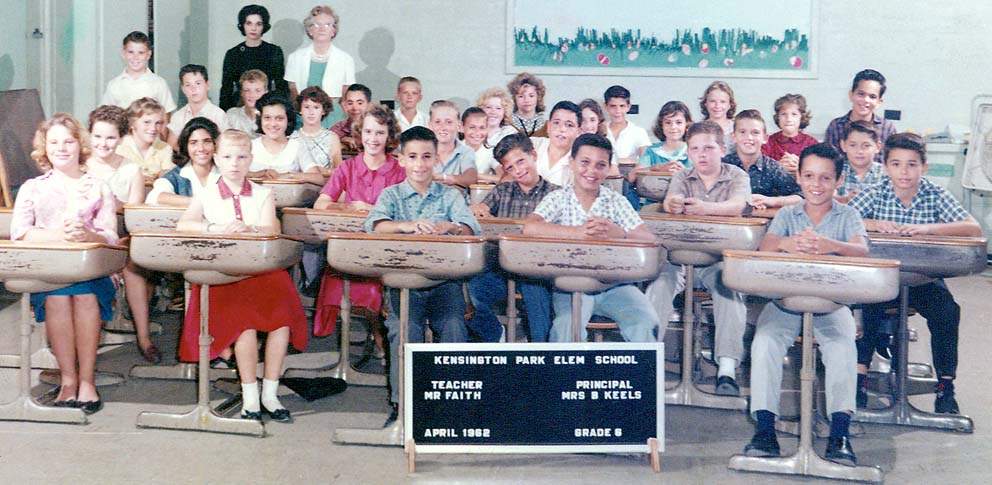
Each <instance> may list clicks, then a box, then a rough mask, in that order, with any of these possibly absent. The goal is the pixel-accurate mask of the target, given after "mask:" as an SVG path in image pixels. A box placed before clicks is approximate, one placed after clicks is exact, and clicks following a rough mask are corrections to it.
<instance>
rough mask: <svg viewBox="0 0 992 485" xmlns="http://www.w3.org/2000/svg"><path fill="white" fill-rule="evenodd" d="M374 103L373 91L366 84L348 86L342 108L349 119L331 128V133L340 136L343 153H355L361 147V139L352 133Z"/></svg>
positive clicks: (342, 100)
mask: <svg viewBox="0 0 992 485" xmlns="http://www.w3.org/2000/svg"><path fill="white" fill-rule="evenodd" d="M371 102H372V90H371V89H369V88H368V86H366V85H364V84H358V83H354V84H352V85H350V86H348V89H347V90H346V91H345V92H344V97H343V98H341V107H342V108H344V112H345V114H347V115H348V117H347V118H345V119H343V120H341V121H339V122H337V123H335V124H334V126H332V127H331V133H334V134H335V135H337V136H338V140H340V141H341V150H342V151H343V152H348V153H355V152H358V150H359V149H360V147H361V145H362V144H361V138H360V137H356V136H355V134H354V133H353V132H352V130H353V128H354V125H355V122H358V121H360V120H361V119H362V115H364V114H365V108H367V107H368V105H369V103H371Z"/></svg>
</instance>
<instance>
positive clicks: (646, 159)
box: [637, 142, 692, 168]
mask: <svg viewBox="0 0 992 485" xmlns="http://www.w3.org/2000/svg"><path fill="white" fill-rule="evenodd" d="M664 146H665V142H658V143H655V144H654V145H651V146H649V147H648V149H647V150H644V155H641V158H639V159H638V160H637V164H638V165H640V166H642V167H651V166H654V165H661V164H663V163H668V162H679V163H681V164H682V166H683V167H686V168H689V167H692V162H690V161H689V154H688V153H687V152H686V147H687V146H688V145H687V144H685V143H683V144H682V146H680V147H678V148H677V149H675V151H673V152H669V151H666V150H665V148H664Z"/></svg>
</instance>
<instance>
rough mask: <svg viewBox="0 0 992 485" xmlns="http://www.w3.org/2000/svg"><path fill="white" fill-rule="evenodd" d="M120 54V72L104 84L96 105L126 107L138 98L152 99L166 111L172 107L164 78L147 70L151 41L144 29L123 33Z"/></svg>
mask: <svg viewBox="0 0 992 485" xmlns="http://www.w3.org/2000/svg"><path fill="white" fill-rule="evenodd" d="M123 45H124V47H123V48H122V49H121V57H122V58H123V59H124V72H123V73H121V75H120V76H117V77H115V78H113V79H111V80H110V82H108V83H107V89H106V90H105V91H104V92H103V99H102V100H101V101H100V104H112V105H114V106H119V107H121V108H124V109H127V107H128V106H131V103H133V102H135V101H136V100H138V99H139V98H151V99H154V100H155V102H157V103H158V104H159V105H161V106H162V107H163V108H164V110H165V111H166V112H171V111H173V110H175V109H176V102H175V101H174V100H173V99H172V91H170V90H169V85H168V84H166V82H165V79H162V77H161V76H159V75H157V74H155V73H154V72H152V71H151V69H148V61H149V60H151V58H152V41H151V39H149V38H148V36H147V35H145V33H144V32H138V31H134V32H131V33H130V34H127V35H126V36H125V37H124V41H123Z"/></svg>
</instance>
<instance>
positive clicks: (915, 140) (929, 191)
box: [848, 133, 982, 414]
mask: <svg viewBox="0 0 992 485" xmlns="http://www.w3.org/2000/svg"><path fill="white" fill-rule="evenodd" d="M884 157H885V172H886V173H887V174H888V176H889V177H888V178H887V179H885V180H883V181H882V182H880V183H878V184H875V185H872V186H870V187H867V188H865V189H864V190H862V191H861V192H860V193H858V195H856V196H854V198H853V199H851V202H849V203H848V204H849V205H850V206H851V207H853V208H855V209H857V210H858V212H860V213H861V217H863V218H865V219H870V220H868V221H866V222H865V225H866V226H868V230H869V231H877V232H885V233H892V234H903V235H907V236H909V235H916V234H932V235H940V236H971V237H980V236H981V235H982V228H981V226H979V225H978V221H976V220H975V218H974V217H972V216H971V215H970V214H968V212H967V211H966V210H965V209H964V208H963V207H961V204H960V203H959V202H958V201H957V200H954V197H953V196H952V195H951V194H950V192H948V191H947V189H944V188H943V187H940V186H939V185H936V184H934V183H933V182H930V181H929V180H927V179H926V177H924V176H923V175H924V174H926V172H927V168H928V165H927V152H926V145H925V144H924V143H923V139H922V138H921V137H920V136H919V135H915V134H912V133H898V134H895V135H892V136H891V137H889V139H888V140H886V142H885V151H884ZM896 301H897V300H894V301H891V302H888V303H881V304H875V305H865V308H864V314H863V321H862V327H863V329H864V334H863V336H862V337H861V339H860V340H858V394H859V396H858V400H859V401H860V403H859V404H865V403H866V401H867V395H866V394H865V385H866V379H865V374H866V373H867V369H868V365H869V364H871V357H872V351H873V349H874V343H875V342H876V340H877V338H878V337H877V336H876V335H875V334H876V333H877V330H876V329H877V326H876V322H877V320H878V318H879V314H880V313H882V312H884V310H885V308H886V307H892V306H894V305H896V304H897V303H896ZM909 306H911V307H913V308H915V309H916V311H917V312H919V313H920V315H922V316H923V318H926V319H927V327H928V328H929V329H930V350H931V353H932V355H933V366H934V369H935V370H936V374H937V379H938V380H937V398H936V400H935V402H934V412H937V413H947V414H959V410H958V403H957V400H955V399H954V377H955V376H956V375H957V367H958V324H959V322H960V320H961V307H959V306H958V304H957V303H956V302H955V301H954V297H953V296H952V295H951V292H950V291H949V290H948V289H947V285H945V284H944V280H942V279H938V280H937V281H934V282H931V283H927V284H925V285H919V286H913V287H910V289H909Z"/></svg>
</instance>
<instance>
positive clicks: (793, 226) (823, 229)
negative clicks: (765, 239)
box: [768, 200, 868, 242]
mask: <svg viewBox="0 0 992 485" xmlns="http://www.w3.org/2000/svg"><path fill="white" fill-rule="evenodd" d="M809 227H812V228H813V230H814V231H816V233H817V234H820V235H821V236H825V237H828V238H830V239H833V240H835V241H843V242H847V241H850V240H851V238H853V237H857V236H867V235H868V232H867V231H866V230H865V223H864V221H863V220H862V219H861V214H859V213H858V211H857V210H856V209H854V208H853V207H851V206H847V205H844V204H841V203H840V202H837V201H836V200H835V201H832V205H831V206H830V212H827V213H826V215H824V216H823V219H822V220H821V221H820V223H819V224H813V220H812V219H810V218H809V214H807V213H806V201H803V202H800V203H799V204H795V205H789V206H785V207H782V208H781V209H779V211H778V213H776V214H775V218H773V219H772V222H771V223H770V224H768V234H774V235H776V236H779V237H790V236H795V235H796V234H799V233H800V232H803V231H804V230H806V228H809Z"/></svg>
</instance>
